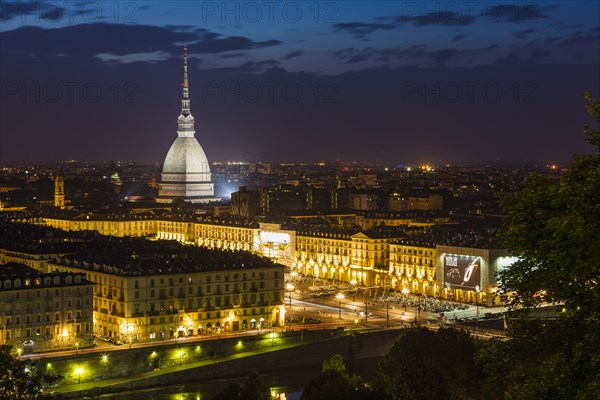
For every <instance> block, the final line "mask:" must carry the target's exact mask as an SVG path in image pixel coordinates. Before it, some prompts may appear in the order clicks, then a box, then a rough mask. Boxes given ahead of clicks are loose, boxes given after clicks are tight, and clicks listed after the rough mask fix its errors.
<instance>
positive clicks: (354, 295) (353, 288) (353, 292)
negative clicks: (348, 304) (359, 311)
mask: <svg viewBox="0 0 600 400" xmlns="http://www.w3.org/2000/svg"><path fill="white" fill-rule="evenodd" d="M350 285H352V301H356V279H352V280H351V281H350Z"/></svg>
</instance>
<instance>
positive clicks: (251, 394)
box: [213, 372, 271, 400]
mask: <svg viewBox="0 0 600 400" xmlns="http://www.w3.org/2000/svg"><path fill="white" fill-rule="evenodd" d="M236 399H239V400H271V390H270V389H269V387H268V386H267V385H266V384H265V381H264V380H263V379H262V377H261V376H260V375H259V374H258V373H257V372H253V373H251V374H250V375H249V376H248V378H247V379H246V382H245V383H244V386H241V385H239V384H238V383H232V384H230V385H229V386H227V387H226V388H225V389H224V390H223V391H222V392H220V393H219V394H217V395H216V396H215V397H213V400H236Z"/></svg>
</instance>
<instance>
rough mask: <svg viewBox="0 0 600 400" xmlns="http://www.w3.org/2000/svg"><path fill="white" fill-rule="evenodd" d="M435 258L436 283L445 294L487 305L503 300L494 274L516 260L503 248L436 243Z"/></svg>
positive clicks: (450, 297)
mask: <svg viewBox="0 0 600 400" xmlns="http://www.w3.org/2000/svg"><path fill="white" fill-rule="evenodd" d="M436 258H437V284H438V285H439V286H440V287H441V288H443V294H442V296H443V297H444V298H446V299H449V300H454V301H458V302H469V303H472V302H476V303H479V304H486V305H489V306H492V305H499V304H502V303H504V302H505V300H506V299H503V296H502V295H501V293H500V292H499V290H498V281H497V276H498V273H499V272H500V271H502V269H503V268H506V267H508V266H509V265H511V264H512V263H513V262H515V261H516V259H515V258H514V257H511V256H509V254H508V252H507V251H506V250H504V249H486V248H473V247H460V246H444V245H438V246H436Z"/></svg>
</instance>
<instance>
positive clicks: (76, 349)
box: [75, 342, 79, 354]
mask: <svg viewBox="0 0 600 400" xmlns="http://www.w3.org/2000/svg"><path fill="white" fill-rule="evenodd" d="M78 353H79V342H76V343H75V354H78Z"/></svg>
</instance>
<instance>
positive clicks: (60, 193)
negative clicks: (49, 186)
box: [54, 175, 65, 209]
mask: <svg viewBox="0 0 600 400" xmlns="http://www.w3.org/2000/svg"><path fill="white" fill-rule="evenodd" d="M54 207H58V208H60V209H63V208H65V180H64V179H63V177H62V176H61V175H56V176H55V177H54Z"/></svg>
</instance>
